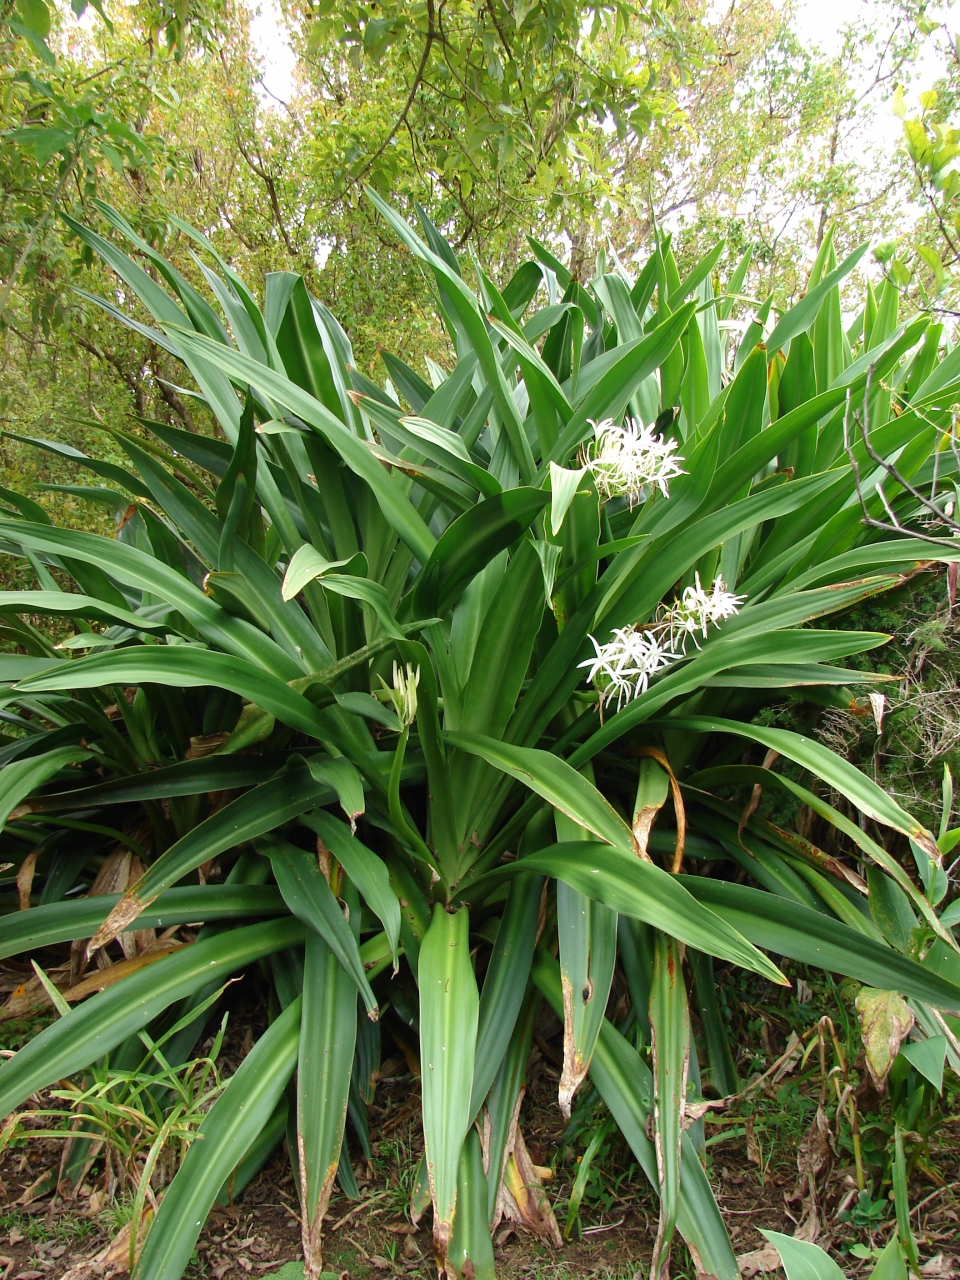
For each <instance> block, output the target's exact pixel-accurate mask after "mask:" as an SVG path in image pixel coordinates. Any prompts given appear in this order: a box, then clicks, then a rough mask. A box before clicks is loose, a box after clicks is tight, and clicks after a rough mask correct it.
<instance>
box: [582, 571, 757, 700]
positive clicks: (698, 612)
mask: <svg viewBox="0 0 960 1280" xmlns="http://www.w3.org/2000/svg"><path fill="white" fill-rule="evenodd" d="M744 599H745V597H744V596H736V595H734V594H733V592H732V591H727V589H726V588H725V587H724V585H723V579H722V578H717V579H716V581H715V582H714V584H713V588H712V590H710V591H705V590H704V588H703V587H702V586H701V585H700V575H699V574H697V575H696V582H695V585H694V586H690V587H686V588H685V590H684V592H683V595H682V596H681V597H680V599H679V600H678V601H677V602H676V604H674V605H671V606H670V607H669V608H663V609H661V610H660V612H659V614H658V615H657V619H656V621H655V622H654V623H653V625H652V626H649V627H618V628H617V629H616V630H615V631H614V632H613V633H612V635H611V637H610V639H609V640H608V641H607V643H606V644H598V643H597V640H596V639H595V638H594V637H593V636H591V637H590V640H591V641H592V643H593V647H594V649H595V650H596V656H595V657H593V658H588V659H587V660H586V662H581V663H580V666H581V667H587V668H589V670H588V671H587V676H586V678H587V681H588V682H589V683H590V684H593V685H594V686H595V687H596V688H597V689H598V691H599V694H600V711H601V714H602V713H603V708H604V705H605V704H606V703H607V702H609V701H611V700H612V699H613V697H614V695H616V699H617V710H618V711H619V710H620V708H621V707H622V706H623V704H624V703H625V702H630V701H632V699H634V698H638V697H639V696H640V694H641V693H644V692H645V691H646V689H647V686H648V685H649V683H650V677H651V676H652V675H653V674H654V673H655V672H657V671H660V670H661V669H662V668H663V667H666V666H669V665H670V663H671V662H675V661H676V660H677V659H679V658H682V657H683V656H684V654H685V652H686V643H687V640H688V638H690V637H691V636H692V637H693V642H694V644H695V645H697V648H699V647H700V646H699V643H698V641H697V632H698V631H699V632H700V633H701V634H702V635H703V636H704V638H706V636H707V630H708V627H709V626H710V625H711V623H712V624H713V626H719V624H720V623H721V622H723V621H724V620H725V619H726V618H732V617H734V616H735V615H736V614H737V612H738V611H739V608H740V605H741V604H742V603H743V601H744Z"/></svg>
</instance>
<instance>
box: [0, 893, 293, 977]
mask: <svg viewBox="0 0 960 1280" xmlns="http://www.w3.org/2000/svg"><path fill="white" fill-rule="evenodd" d="M119 901H120V895H119V894H117V893H112V894H106V895H104V896H102V897H97V898H71V899H70V900H69V901H67V902H49V903H47V904H46V905H45V906H39V907H31V908H30V910H29V911H14V912H11V913H10V914H9V915H5V916H2V917H0V960H5V959H6V958H7V956H15V955H19V954H20V953H21V952H23V951H36V950H39V949H40V948H41V947H52V946H53V945H54V944H56V943H58V942H72V941H73V940H74V938H89V937H90V936H91V935H92V934H93V933H94V932H95V931H96V929H97V927H98V926H99V925H100V924H101V923H102V921H103V916H104V911H109V910H110V909H111V908H112V907H115V906H116V904H117V903H118V902H119ZM285 911H286V907H285V905H284V901H283V898H282V896H281V894H280V891H279V890H277V889H273V888H269V887H264V886H262V885H259V886H253V885H240V884H237V885H234V884H210V885H204V886H203V887H202V888H199V889H198V888H197V887H196V886H189V885H188V886H186V887H184V888H181V889H168V890H167V891H166V893H161V895H160V896H159V898H157V899H156V900H155V902H154V903H153V905H152V906H150V907H147V909H146V910H145V911H144V912H143V913H142V914H141V915H140V916H139V917H138V927H139V928H141V929H169V928H171V927H172V926H173V925H177V924H192V923H194V922H197V921H202V922H204V923H210V922H211V921H214V920H235V919H242V918H243V917H244V916H280V915H283V914H284V913H285Z"/></svg>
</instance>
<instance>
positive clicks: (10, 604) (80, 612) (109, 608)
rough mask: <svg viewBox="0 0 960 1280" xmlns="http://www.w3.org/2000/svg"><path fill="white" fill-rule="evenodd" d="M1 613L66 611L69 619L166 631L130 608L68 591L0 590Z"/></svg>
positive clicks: (141, 629)
mask: <svg viewBox="0 0 960 1280" xmlns="http://www.w3.org/2000/svg"><path fill="white" fill-rule="evenodd" d="M0 613H45V614H53V615H54V616H56V615H58V614H68V615H69V616H70V617H72V618H92V619H93V620H94V621H95V622H109V623H119V624H120V625H121V626H124V627H132V628H133V629H134V630H135V631H165V630H169V627H166V626H164V625H162V624H161V623H159V622H151V621H150V619H149V618H145V617H143V616H142V615H141V614H139V613H133V612H132V610H130V609H120V608H118V607H117V606H116V605H112V604H108V603H106V602H105V601H102V600H93V599H91V597H90V596H78V595H72V594H71V593H70V592H67V591H0Z"/></svg>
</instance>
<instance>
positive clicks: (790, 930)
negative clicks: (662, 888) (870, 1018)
mask: <svg viewBox="0 0 960 1280" xmlns="http://www.w3.org/2000/svg"><path fill="white" fill-rule="evenodd" d="M677 879H678V880H679V881H680V882H681V883H682V884H683V885H684V886H685V887H686V888H687V889H688V890H689V891H690V893H691V894H692V896H693V897H695V898H696V899H697V901H698V902H701V903H703V905H704V906H707V907H709V908H710V910H711V911H713V912H715V913H716V914H717V915H718V916H722V917H723V919H724V920H726V921H728V922H729V923H730V924H731V925H732V926H733V927H734V928H735V929H736V930H737V931H738V933H739V934H741V935H742V936H743V937H745V938H749V939H750V941H751V942H753V943H754V944H755V945H756V946H758V947H763V948H765V949H768V950H770V951H773V952H774V953H775V954H777V955H781V956H788V957H789V958H790V959H791V960H799V961H800V963H801V964H813V965H817V966H818V967H819V968H821V969H827V970H830V971H831V972H833V973H842V974H844V975H845V976H847V977H849V978H855V979H856V980H857V981H858V982H864V983H866V984H867V985H868V986H872V987H879V988H880V989H881V990H885V991H887V990H891V989H894V990H897V991H899V992H901V993H902V994H903V995H905V996H909V997H911V998H912V999H915V1000H923V1001H926V1002H927V1003H928V1004H933V1005H936V1006H937V1008H939V1009H946V1010H948V1011H950V1012H952V1011H960V987H958V986H956V985H955V984H954V983H953V982H950V981H949V980H948V979H947V978H944V977H942V976H941V975H940V974H938V973H935V972H934V971H933V970H932V969H928V968H926V966H924V965H921V964H918V963H917V961H916V960H911V959H910V957H909V956H905V955H901V953H900V952H899V951H894V950H893V948H892V947H887V946H884V944H883V943H881V942H878V941H876V940H875V939H874V938H868V937H866V936H865V935H864V934H862V933H860V932H859V931H858V930H855V929H851V928H850V927H849V926H848V925H845V924H843V923H841V921H839V920H836V919H834V918H833V917H832V916H828V915H824V914H823V913H822V912H820V911H814V910H812V909H811V908H810V907H805V906H803V905H801V904H800V903H798V902H791V901H789V899H787V898H782V897H780V896H779V895H778V894H773V893H766V892H764V891H763V890H762V889H752V888H750V887H749V886H748V885H742V884H728V883H724V882H722V881H719V880H713V879H710V878H708V877H705V876H686V875H683V876H678V877H677Z"/></svg>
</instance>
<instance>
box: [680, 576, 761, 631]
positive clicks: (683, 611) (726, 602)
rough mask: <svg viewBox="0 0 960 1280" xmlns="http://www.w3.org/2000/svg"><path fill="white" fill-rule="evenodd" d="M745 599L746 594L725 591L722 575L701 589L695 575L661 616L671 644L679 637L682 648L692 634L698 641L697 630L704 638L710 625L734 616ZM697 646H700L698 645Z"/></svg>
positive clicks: (715, 624)
mask: <svg viewBox="0 0 960 1280" xmlns="http://www.w3.org/2000/svg"><path fill="white" fill-rule="evenodd" d="M745 599H746V597H745V596H737V595H734V594H733V592H732V591H728V590H727V589H726V587H725V586H724V584H723V579H722V578H717V579H715V581H714V584H713V588H712V590H710V591H706V590H704V588H703V587H702V586H701V585H700V575H699V573H698V574H696V575H695V585H694V586H690V587H685V588H684V592H683V595H682V596H681V597H680V600H679V601H678V602H677V603H676V604H675V605H673V606H672V607H671V608H670V609H669V610H668V611H667V614H666V616H665V617H664V622H665V623H666V625H667V626H668V627H669V629H670V643H671V645H673V644H675V643H676V642H677V639H678V638H679V642H680V646H681V648H682V647H683V644H684V642H685V640H686V638H687V636H692V637H693V642H694V644H697V635H696V633H697V632H698V631H699V632H700V634H701V635H702V636H703V638H704V639H706V637H707V628H708V627H709V626H710V624H711V623H713V625H714V626H719V624H720V623H721V622H723V621H724V620H725V619H726V618H733V617H735V616H736V615H737V613H738V612H739V610H740V606H741V604H743V602H744V600H745ZM697 647H698V648H699V647H700V646H699V645H698V644H697Z"/></svg>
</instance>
